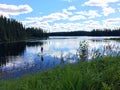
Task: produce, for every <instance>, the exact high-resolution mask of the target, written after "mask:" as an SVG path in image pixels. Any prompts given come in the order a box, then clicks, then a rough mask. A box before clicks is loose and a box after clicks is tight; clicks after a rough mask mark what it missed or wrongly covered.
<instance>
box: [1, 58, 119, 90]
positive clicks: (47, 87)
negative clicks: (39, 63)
mask: <svg viewBox="0 0 120 90" xmlns="http://www.w3.org/2000/svg"><path fill="white" fill-rule="evenodd" d="M119 89H120V56H117V57H105V58H104V59H103V58H100V59H95V60H92V61H90V62H79V63H77V64H71V65H65V66H63V67H56V68H55V69H53V70H48V71H44V72H41V73H37V74H33V75H26V76H24V77H22V78H20V79H17V80H3V81H0V90H119Z"/></svg>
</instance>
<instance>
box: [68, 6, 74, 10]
mask: <svg viewBox="0 0 120 90" xmlns="http://www.w3.org/2000/svg"><path fill="white" fill-rule="evenodd" d="M68 10H76V7H75V6H70V7H69V8H68Z"/></svg>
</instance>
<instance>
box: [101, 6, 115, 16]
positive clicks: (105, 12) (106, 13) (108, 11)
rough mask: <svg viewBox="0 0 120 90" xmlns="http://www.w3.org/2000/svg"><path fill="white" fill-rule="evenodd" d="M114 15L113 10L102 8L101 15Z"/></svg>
mask: <svg viewBox="0 0 120 90" xmlns="http://www.w3.org/2000/svg"><path fill="white" fill-rule="evenodd" d="M112 13H115V9H113V8H111V7H103V15H104V16H108V15H109V14H112Z"/></svg>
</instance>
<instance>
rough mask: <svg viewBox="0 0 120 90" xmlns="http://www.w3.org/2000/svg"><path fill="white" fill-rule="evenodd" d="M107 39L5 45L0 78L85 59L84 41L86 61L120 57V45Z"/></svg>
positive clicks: (56, 39)
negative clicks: (104, 57) (81, 45)
mask: <svg viewBox="0 0 120 90" xmlns="http://www.w3.org/2000/svg"><path fill="white" fill-rule="evenodd" d="M104 38H110V37H50V38H49V39H47V40H29V41H25V42H16V43H1V44H0V78H1V79H9V78H19V77H21V76H23V75H24V74H31V73H36V72H40V71H43V70H47V69H51V68H54V67H55V66H57V65H64V64H69V63H77V62H79V61H80V60H81V59H80V55H79V54H80V53H81V52H82V51H80V50H81V47H80V43H82V42H83V41H85V42H87V44H88V47H87V57H86V59H85V60H86V61H90V60H91V59H93V58H96V57H98V56H99V57H102V56H106V55H112V56H115V55H120V42H119V41H115V40H104ZM95 53H96V54H95Z"/></svg>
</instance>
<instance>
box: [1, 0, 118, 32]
mask: <svg viewBox="0 0 120 90" xmlns="http://www.w3.org/2000/svg"><path fill="white" fill-rule="evenodd" d="M0 15H4V16H6V17H8V18H13V19H16V20H17V21H19V22H22V23H23V25H25V26H26V27H37V28H42V29H43V30H45V31H47V32H63V31H91V30H93V29H103V28H111V29H113V28H118V27H120V0H0Z"/></svg>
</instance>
